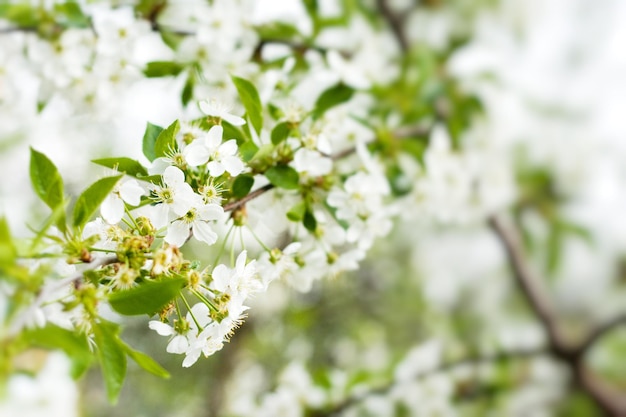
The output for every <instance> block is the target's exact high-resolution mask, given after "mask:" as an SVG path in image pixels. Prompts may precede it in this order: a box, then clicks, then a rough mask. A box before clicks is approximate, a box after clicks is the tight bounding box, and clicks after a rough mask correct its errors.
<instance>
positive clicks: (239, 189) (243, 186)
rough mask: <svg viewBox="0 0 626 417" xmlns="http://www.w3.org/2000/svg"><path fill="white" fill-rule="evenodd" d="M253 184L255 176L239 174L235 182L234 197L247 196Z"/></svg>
mask: <svg viewBox="0 0 626 417" xmlns="http://www.w3.org/2000/svg"><path fill="white" fill-rule="evenodd" d="M252 185H254V178H253V177H252V176H251V175H239V176H238V177H237V178H235V181H234V182H233V197H236V198H242V197H245V196H247V195H248V193H249V192H250V189H251V188H252Z"/></svg>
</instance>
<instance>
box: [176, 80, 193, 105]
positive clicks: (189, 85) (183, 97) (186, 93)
mask: <svg viewBox="0 0 626 417" xmlns="http://www.w3.org/2000/svg"><path fill="white" fill-rule="evenodd" d="M195 84H196V80H195V78H194V76H193V74H189V76H188V77H187V81H185V86H184V87H183V91H182V93H181V94H180V101H181V103H183V106H186V105H187V104H189V102H190V101H191V99H192V98H193V87H194V85H195Z"/></svg>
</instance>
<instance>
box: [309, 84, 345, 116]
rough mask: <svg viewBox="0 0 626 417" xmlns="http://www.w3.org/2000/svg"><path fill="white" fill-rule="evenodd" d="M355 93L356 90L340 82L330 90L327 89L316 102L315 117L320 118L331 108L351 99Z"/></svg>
mask: <svg viewBox="0 0 626 417" xmlns="http://www.w3.org/2000/svg"><path fill="white" fill-rule="evenodd" d="M353 94H354V90H353V89H352V88H351V87H348V86H347V85H345V84H343V83H339V84H337V85H335V86H333V87H331V88H329V89H328V90H325V91H324V92H323V93H322V94H321V95H320V96H319V97H318V98H317V101H316V102H315V109H314V110H313V118H315V119H317V118H320V117H321V116H323V115H324V113H326V111H328V110H329V109H331V108H333V107H335V106H338V105H340V104H341V103H345V102H346V101H348V100H350V99H351V98H352V95H353Z"/></svg>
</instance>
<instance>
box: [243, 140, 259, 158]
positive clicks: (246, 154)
mask: <svg viewBox="0 0 626 417" xmlns="http://www.w3.org/2000/svg"><path fill="white" fill-rule="evenodd" d="M258 151H259V147H258V146H256V144H255V143H254V142H252V141H251V140H250V141H248V142H244V143H243V144H242V145H241V146H240V147H239V153H240V154H241V159H242V160H243V162H249V161H250V160H251V159H252V158H254V155H256V153H257V152H258Z"/></svg>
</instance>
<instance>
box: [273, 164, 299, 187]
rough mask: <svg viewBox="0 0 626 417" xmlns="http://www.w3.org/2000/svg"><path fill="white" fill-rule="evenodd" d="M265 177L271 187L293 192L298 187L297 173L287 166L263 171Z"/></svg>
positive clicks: (278, 166)
mask: <svg viewBox="0 0 626 417" xmlns="http://www.w3.org/2000/svg"><path fill="white" fill-rule="evenodd" d="M265 176H266V177H267V179H268V180H269V182H271V183H272V184H273V185H275V186H277V187H279V188H284V189H286V190H295V189H297V188H298V187H299V186H300V176H299V175H298V172H297V171H296V170H295V169H293V168H292V167H290V166H288V165H275V166H273V167H271V168H270V169H268V170H267V171H265Z"/></svg>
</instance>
